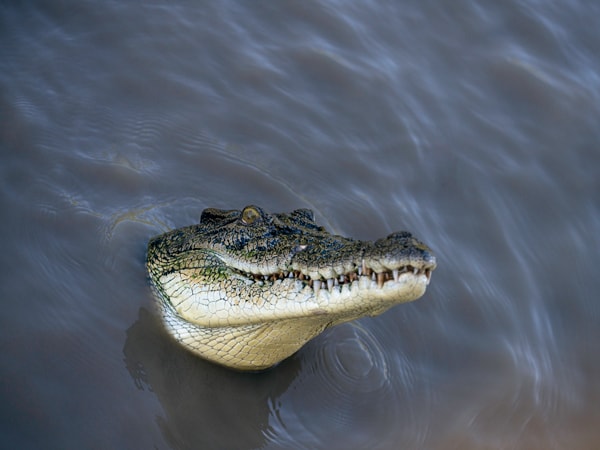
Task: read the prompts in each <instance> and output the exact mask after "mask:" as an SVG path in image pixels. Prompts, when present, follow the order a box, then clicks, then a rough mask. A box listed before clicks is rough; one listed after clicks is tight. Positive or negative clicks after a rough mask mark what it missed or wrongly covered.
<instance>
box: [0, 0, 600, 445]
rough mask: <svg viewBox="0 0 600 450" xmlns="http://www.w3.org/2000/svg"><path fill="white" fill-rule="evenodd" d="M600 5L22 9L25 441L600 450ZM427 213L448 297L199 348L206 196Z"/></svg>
mask: <svg viewBox="0 0 600 450" xmlns="http://www.w3.org/2000/svg"><path fill="white" fill-rule="evenodd" d="M599 14H600V8H599V7H598V6H597V5H596V4H595V3H593V2H587V1H584V0H581V1H563V2H558V1H546V2H538V1H534V0H524V1H506V2H486V1H462V0H461V1H458V2H453V3H452V6H451V7H450V6H449V5H441V4H439V3H438V2H415V1H402V2H358V1H351V2H267V1H259V2H235V1H223V2H212V3H203V4H200V3H198V2H185V1H179V2H170V3H161V2H135V1H128V2H121V1H120V2H116V1H106V2H101V3H98V2H87V1H79V2H72V3H70V2H58V3H56V2H55V3H49V2H31V3H23V2H21V4H19V5H17V4H15V5H8V4H6V5H4V6H2V7H0V30H1V31H0V37H1V38H0V65H1V67H2V70H1V71H0V158H1V159H0V201H1V205H2V221H0V240H1V243H2V249H3V251H2V255H3V256H2V257H1V258H0V264H1V267H2V271H1V273H2V283H1V286H2V299H3V300H2V301H3V305H4V307H3V313H2V315H0V321H1V323H0V330H1V331H0V349H1V351H0V360H1V364H0V399H1V400H2V401H1V404H2V407H1V408H0V415H1V422H0V423H1V427H0V442H2V444H3V445H2V446H3V447H6V448H160V449H169V448H177V449H180V448H181V449H185V448H194V449H195V448H215V449H219V448H224V449H229V448H249V449H253V448H269V449H271V448H272V449H276V448H327V449H335V448H339V449H347V448H378V449H396V448H406V449H420V448H427V449H564V448H569V449H592V448H596V447H598V446H600V431H599V428H598V423H600V406H598V405H600V387H599V384H598V380H599V379H600V361H599V360H598V342H599V341H600V326H599V324H600V306H599V305H600V303H599V302H598V292H599V291H600V278H599V277H598V276H597V267H599V266H600V257H599V255H598V253H599V252H598V249H599V248H600V238H599V236H600V233H599V232H600V202H599V201H598V192H600V181H599V180H600V152H599V149H598V143H599V142H600V127H598V123H599V119H600V114H599V105H600V98H599V97H600V78H599V76H598V73H600V70H599V69H600V67H599V65H600V64H599V63H598V58H597V49H598V48H600V33H599V32H598V27H597V17H598V16H599ZM251 203H254V204H258V205H261V206H262V207H263V208H265V209H266V210H269V211H273V212H279V211H289V210H291V209H294V208H298V207H308V208H312V209H314V210H315V213H316V217H317V220H318V221H319V222H320V223H322V224H323V225H325V226H327V227H328V228H329V229H330V230H332V231H334V232H336V233H341V234H344V235H348V236H353V237H356V238H360V239H377V238H379V237H382V236H385V235H387V234H389V233H390V232H392V231H397V230H401V229H406V230H410V231H412V232H413V233H414V234H415V235H417V236H418V237H419V238H420V239H422V240H423V241H425V242H426V243H427V244H428V245H429V246H430V247H431V248H433V249H434V251H435V253H436V255H437V257H438V263H439V265H438V269H437V270H436V271H435V272H434V274H433V279H432V284H431V285H430V288H429V290H428V291H427V293H426V295H425V296H424V297H423V298H422V299H420V300H419V301H417V302H414V303H410V304H405V305H401V306H397V307H395V308H393V309H391V310H390V311H388V312H386V313H385V314H383V315H382V316H379V317H376V318H366V319H362V320H359V321H356V322H353V323H349V324H345V325H341V326H338V327H336V328H333V329H331V330H328V331H327V332H325V333H324V334H323V335H321V336H319V337H318V338H316V339H315V340H313V341H311V342H310V343H309V344H308V345H306V346H305V347H304V348H303V349H302V350H301V351H300V352H298V353H297V354H296V355H294V356H293V357H291V358H290V359H288V360H287V361H285V362H283V363H282V364H280V365H279V366H277V367H276V368H274V369H273V370H270V371H267V372H265V373H262V374H240V373H235V372H231V371H228V370H225V369H222V368H220V367H216V366H214V365H211V364H209V363H206V362H204V361H202V360H199V359H198V358H195V357H193V356H192V355H190V354H188V353H187V352H185V351H184V350H182V349H180V348H179V347H178V346H176V345H174V344H173V343H172V342H171V341H170V340H169V339H168V338H167V337H166V336H165V334H164V333H163V331H162V328H161V325H160V323H159V322H158V321H157V320H156V316H155V314H154V312H153V309H152V298H151V294H150V290H149V287H148V282H147V280H146V274H145V269H144V258H145V248H146V243H147V241H148V239H149V238H150V237H151V236H153V235H155V234H158V233H161V232H163V231H165V230H168V229H171V228H174V227H180V226H185V225H189V224H192V223H194V222H196V221H197V220H198V218H199V216H200V213H201V211H202V209H203V208H205V207H219V208H242V207H243V206H244V205H246V204H251Z"/></svg>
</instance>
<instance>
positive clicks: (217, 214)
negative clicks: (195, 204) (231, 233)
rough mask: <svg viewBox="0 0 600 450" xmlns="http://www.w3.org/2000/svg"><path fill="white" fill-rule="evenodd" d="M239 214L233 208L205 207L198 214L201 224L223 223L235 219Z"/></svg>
mask: <svg viewBox="0 0 600 450" xmlns="http://www.w3.org/2000/svg"><path fill="white" fill-rule="evenodd" d="M239 215H240V212H239V211H237V210H235V209H230V210H226V209H217V208H206V209H205V210H204V211H202V214H201V215H200V223H202V224H213V225H217V224H225V223H228V222H231V221H232V220H235V219H236V218H237V217H238V216H239Z"/></svg>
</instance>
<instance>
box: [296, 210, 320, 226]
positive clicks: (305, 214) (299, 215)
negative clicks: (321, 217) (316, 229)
mask: <svg viewBox="0 0 600 450" xmlns="http://www.w3.org/2000/svg"><path fill="white" fill-rule="evenodd" d="M290 216H292V217H294V218H296V219H300V220H302V221H304V222H310V223H313V224H314V223H315V213H314V212H313V210H312V209H308V208H301V209H295V210H293V211H292V212H291V213H290Z"/></svg>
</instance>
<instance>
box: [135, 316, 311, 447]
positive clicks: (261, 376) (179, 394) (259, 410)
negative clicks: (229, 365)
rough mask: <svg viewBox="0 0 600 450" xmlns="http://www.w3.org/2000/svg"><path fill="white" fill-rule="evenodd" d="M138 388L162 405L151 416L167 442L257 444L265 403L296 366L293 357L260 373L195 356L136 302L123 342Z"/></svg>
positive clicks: (281, 389) (184, 444)
mask: <svg viewBox="0 0 600 450" xmlns="http://www.w3.org/2000/svg"><path fill="white" fill-rule="evenodd" d="M123 353H124V354H125V362H126V364H127V369H128V370H129V372H130V374H131V376H132V377H133V379H134V382H135V383H136V386H137V387H138V388H139V389H146V388H147V389H149V390H151V391H153V392H154V393H155V394H156V396H157V398H158V400H159V401H160V403H161V404H162V407H163V409H164V414H165V417H164V418H163V417H159V418H157V424H158V426H159V427H160V429H161V431H162V433H163V436H164V437H165V440H167V442H169V444H170V445H171V446H172V447H173V448H180V449H186V448H238V449H243V448H257V447H260V446H262V445H264V444H265V437H264V434H265V432H266V431H267V428H268V426H269V423H268V422H269V411H270V409H269V404H272V402H273V401H274V400H275V399H276V398H278V397H279V396H280V395H281V394H282V393H284V392H285V391H286V389H287V388H288V386H289V385H290V383H291V382H292V381H293V380H294V379H295V377H296V375H297V373H298V370H299V368H300V363H299V360H298V359H297V358H295V357H292V358H289V359H288V360H287V361H284V362H283V363H281V364H279V365H278V366H277V367H276V369H271V370H267V371H264V372H260V373H242V372H235V371H232V370H229V369H225V368H223V367H220V366H217V365H214V364H212V363H209V362H207V361H204V360H202V359H201V358H198V357H197V356H195V355H193V354H191V353H189V352H188V351H187V350H185V349H183V348H181V347H180V346H179V345H177V344H176V343H175V342H173V341H172V340H171V339H170V338H169V337H168V336H167V335H166V333H165V332H164V331H163V329H162V324H161V323H160V319H159V318H158V317H156V316H155V315H154V314H152V313H151V312H149V311H147V310H146V309H144V308H140V311H139V318H138V320H137V321H136V322H135V323H134V324H133V325H132V326H131V327H130V328H129V329H128V330H127V340H126V342H125V346H124V348H123Z"/></svg>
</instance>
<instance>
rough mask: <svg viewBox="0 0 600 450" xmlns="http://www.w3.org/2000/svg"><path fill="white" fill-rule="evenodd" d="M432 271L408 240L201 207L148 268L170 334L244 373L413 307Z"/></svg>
mask: <svg viewBox="0 0 600 450" xmlns="http://www.w3.org/2000/svg"><path fill="white" fill-rule="evenodd" d="M435 267H436V259H435V256H434V255H433V253H432V251H431V250H430V249H429V248H428V247H427V246H426V245H425V244H423V243H422V242H420V241H418V240H417V239H416V238H414V237H413V236H412V234H411V233H409V232H406V231H401V232H395V233H392V234H390V235H389V236H387V237H386V238H383V239H379V240H377V241H374V242H368V241H361V240H356V239H352V238H347V237H342V236H338V235H334V234H330V233H328V232H327V231H326V229H325V228H324V227H322V226H319V225H318V224H317V223H316V222H315V220H314V215H313V212H312V211H311V210H310V209H296V210H294V211H292V212H290V213H279V214H270V213H267V212H265V211H264V210H263V209H262V208H260V207H258V206H255V205H249V206H246V207H245V208H243V209H242V210H221V209H215V208H207V209H205V210H204V211H203V212H202V215H201V218H200V222H199V223H198V224H195V225H191V226H187V227H184V228H179V229H176V230H172V231H169V232H167V233H164V234H161V235H159V236H155V237H153V238H152V239H150V241H149V243H148V252H147V258H146V268H147V271H148V275H149V279H150V284H151V286H152V291H153V293H154V297H155V298H156V303H157V305H158V311H159V313H160V315H161V317H162V321H163V323H164V325H165V328H166V329H167V331H168V333H169V334H170V335H171V336H172V337H173V338H174V339H175V340H176V341H178V342H179V343H180V344H182V345H183V346H184V347H186V348H187V349H188V350H191V351H192V352H194V353H196V354H198V355H200V356H201V357H203V358H205V359H207V360H210V361H212V362H215V363H218V364H221V365H224V366H227V367H230V368H234V369H238V370H243V371H248V370H250V371H257V370H262V369H266V368H268V367H271V366H273V365H275V364H277V363H278V362H280V361H282V360H283V359H285V358H287V357H288V356H290V355H292V354H293V353H295V352H296V351H297V350H298V349H299V348H300V347H302V346H303V345H304V344H305V343H306V342H307V341H309V340H310V339H312V338H313V337H315V336H317V335H318V334H320V333H321V332H322V331H323V330H325V329H326V328H329V327H331V326H334V325H337V324H340V323H343V322H348V321H351V320H354V319H358V318H361V317H365V316H376V315H378V314H381V313H383V312H384V311H386V310H387V309H389V308H390V307H392V306H394V305H396V304H398V303H403V302H408V301H412V300H416V299H417V298H419V297H421V296H422V295H423V294H424V293H425V289H426V287H427V285H428V284H429V281H430V278H431V272H432V271H433V270H434V269H435Z"/></svg>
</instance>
